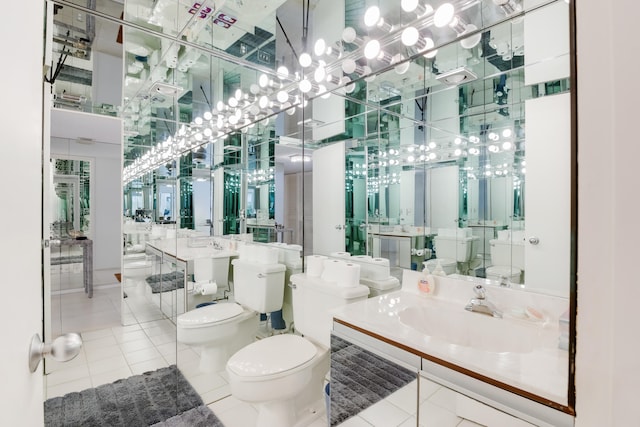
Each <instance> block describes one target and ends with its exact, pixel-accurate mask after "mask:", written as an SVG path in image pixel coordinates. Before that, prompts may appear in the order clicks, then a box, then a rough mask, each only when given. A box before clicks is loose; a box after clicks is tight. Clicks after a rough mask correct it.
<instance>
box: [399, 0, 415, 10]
mask: <svg viewBox="0 0 640 427" xmlns="http://www.w3.org/2000/svg"><path fill="white" fill-rule="evenodd" d="M400 7H402V10H404V11H405V12H413V11H414V10H416V8H417V7H418V0H402V1H401V2H400Z"/></svg>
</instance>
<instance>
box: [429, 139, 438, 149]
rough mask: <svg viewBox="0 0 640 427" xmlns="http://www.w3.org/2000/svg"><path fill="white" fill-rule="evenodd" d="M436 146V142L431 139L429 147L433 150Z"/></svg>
mask: <svg viewBox="0 0 640 427" xmlns="http://www.w3.org/2000/svg"><path fill="white" fill-rule="evenodd" d="M437 146H438V144H436V143H435V142H433V141H431V142H430V143H429V148H431V149H432V150H433V149H434V148H436V147H437Z"/></svg>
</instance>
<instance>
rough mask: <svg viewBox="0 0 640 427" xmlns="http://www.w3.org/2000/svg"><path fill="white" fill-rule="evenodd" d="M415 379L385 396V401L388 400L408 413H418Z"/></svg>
mask: <svg viewBox="0 0 640 427" xmlns="http://www.w3.org/2000/svg"><path fill="white" fill-rule="evenodd" d="M416 382H417V380H416V381H413V382H411V383H409V384H408V385H406V386H404V387H402V388H401V389H400V390H398V391H395V392H393V393H392V394H390V395H389V396H387V397H386V398H385V400H386V401H387V402H390V403H392V404H394V405H395V406H397V407H398V408H400V409H402V410H403V411H405V412H406V413H408V414H411V415H415V414H417V413H418V388H417V386H416Z"/></svg>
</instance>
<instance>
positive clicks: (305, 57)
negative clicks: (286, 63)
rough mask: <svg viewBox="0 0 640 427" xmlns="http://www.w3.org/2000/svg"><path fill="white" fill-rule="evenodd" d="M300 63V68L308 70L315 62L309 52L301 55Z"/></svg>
mask: <svg viewBox="0 0 640 427" xmlns="http://www.w3.org/2000/svg"><path fill="white" fill-rule="evenodd" d="M298 62H300V66H301V67H302V68H307V67H309V66H310V65H311V63H312V62H313V60H312V59H311V55H309V54H308V53H307V52H304V53H303V54H302V55H300V58H299V59H298Z"/></svg>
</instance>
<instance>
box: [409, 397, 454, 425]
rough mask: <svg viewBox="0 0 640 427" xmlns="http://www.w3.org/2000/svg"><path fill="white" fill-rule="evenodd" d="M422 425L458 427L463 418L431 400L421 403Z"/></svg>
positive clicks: (420, 415)
mask: <svg viewBox="0 0 640 427" xmlns="http://www.w3.org/2000/svg"><path fill="white" fill-rule="evenodd" d="M419 417H420V427H456V426H457V425H458V424H459V423H460V421H461V418H459V417H457V416H456V415H455V414H454V413H453V412H450V411H448V410H446V409H444V408H442V407H441V406H438V405H434V404H433V403H431V402H430V401H426V402H424V403H421V404H420V410H419Z"/></svg>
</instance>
